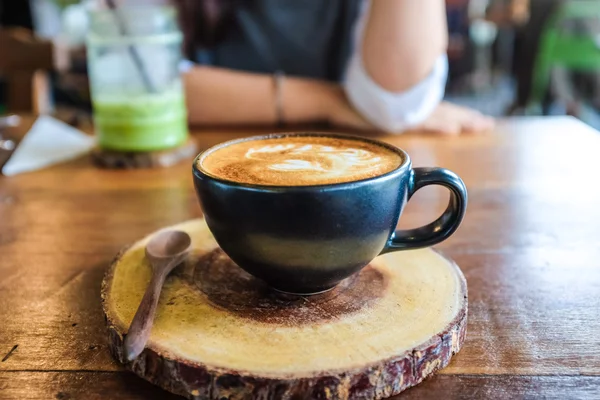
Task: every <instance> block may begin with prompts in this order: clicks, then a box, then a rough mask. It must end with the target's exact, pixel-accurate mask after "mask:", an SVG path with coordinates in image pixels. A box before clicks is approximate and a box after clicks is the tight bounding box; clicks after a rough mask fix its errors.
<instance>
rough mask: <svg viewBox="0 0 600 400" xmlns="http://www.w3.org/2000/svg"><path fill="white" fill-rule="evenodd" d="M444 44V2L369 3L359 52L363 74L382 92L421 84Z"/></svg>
mask: <svg viewBox="0 0 600 400" xmlns="http://www.w3.org/2000/svg"><path fill="white" fill-rule="evenodd" d="M447 45H448V28H447V25H446V6H445V2H444V0H418V1H415V0H376V1H372V0H371V1H370V7H369V10H368V19H367V22H366V25H365V28H364V36H363V40H362V46H361V50H362V56H363V63H364V67H365V70H366V72H367V73H368V74H369V76H370V77H371V78H372V79H373V81H374V82H375V83H377V84H378V85H379V86H381V87H382V88H383V89H385V90H388V91H390V92H402V91H405V90H407V89H409V88H411V87H413V86H414V85H416V84H417V83H419V82H421V81H422V80H423V79H425V78H426V77H427V76H428V75H429V74H430V73H431V71H432V70H433V67H434V65H435V62H436V60H438V58H439V57H440V56H441V55H443V54H444V53H445V52H446V47H447Z"/></svg>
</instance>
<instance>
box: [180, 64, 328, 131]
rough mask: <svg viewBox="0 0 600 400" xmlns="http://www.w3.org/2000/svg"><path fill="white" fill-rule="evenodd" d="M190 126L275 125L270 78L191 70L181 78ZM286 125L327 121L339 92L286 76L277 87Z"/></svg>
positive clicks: (274, 109)
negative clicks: (279, 87) (280, 85)
mask: <svg viewBox="0 0 600 400" xmlns="http://www.w3.org/2000/svg"><path fill="white" fill-rule="evenodd" d="M184 84H185V91H186V101H187V107H188V118H189V120H190V123H191V124H273V123H275V122H277V113H276V108H275V101H276V94H275V89H274V83H273V78H272V76H271V75H267V74H254V73H247V72H240V71H234V70H229V69H223V68H213V67H194V68H192V69H191V70H189V71H188V72H187V73H186V74H185V75H184ZM281 89H282V90H281V95H282V106H283V110H282V111H283V119H284V122H286V123H302V122H316V121H322V120H326V119H328V115H327V110H328V109H329V108H330V107H329V105H330V103H331V102H332V101H333V99H334V96H335V93H336V92H337V91H339V89H338V88H336V85H333V84H330V83H328V82H323V81H318V80H313V79H304V78H294V77H286V78H285V79H284V81H283V84H282V87H281Z"/></svg>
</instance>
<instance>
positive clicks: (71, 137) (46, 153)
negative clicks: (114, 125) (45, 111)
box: [2, 115, 95, 176]
mask: <svg viewBox="0 0 600 400" xmlns="http://www.w3.org/2000/svg"><path fill="white" fill-rule="evenodd" d="M94 144H95V139H94V138H93V137H91V136H88V135H86V134H84V133H83V132H81V131H80V130H78V129H75V128H73V127H72V126H70V125H68V124H65V123H64V122H62V121H59V120H57V119H56V118H52V117H50V116H47V115H41V116H39V117H38V119H37V120H36V121H35V123H34V124H33V126H32V127H31V130H30V131H29V132H28V133H27V135H25V137H24V138H23V140H22V141H21V143H19V146H18V147H17V149H16V150H15V152H14V153H13V154H12V156H11V157H10V160H8V162H7V163H6V164H5V165H4V167H3V168H2V173H3V174H4V175H6V176H11V175H16V174H19V173H22V172H28V171H34V170H38V169H41V168H45V167H48V166H51V165H54V164H58V163H61V162H65V161H68V160H72V159H74V158H77V157H79V156H81V155H83V154H86V153H88V152H89V151H90V150H91V149H92V148H93V147H94Z"/></svg>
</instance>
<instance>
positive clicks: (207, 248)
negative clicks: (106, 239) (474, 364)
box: [102, 219, 468, 399]
mask: <svg viewBox="0 0 600 400" xmlns="http://www.w3.org/2000/svg"><path fill="white" fill-rule="evenodd" d="M165 229H180V230H184V231H186V232H188V233H189V234H190V235H191V237H192V248H193V250H192V254H191V256H190V257H189V258H188V260H186V262H185V263H184V264H183V265H181V266H179V267H177V268H176V271H175V272H174V273H172V274H171V276H170V277H169V278H168V279H167V282H166V284H165V286H164V288H163V292H162V295H161V299H160V302H159V306H158V310H157V315H156V319H155V324H154V327H153V330H152V333H151V335H150V339H149V341H148V344H147V346H146V348H145V349H144V351H143V352H142V354H141V355H140V356H139V357H138V358H137V359H136V360H134V361H133V362H129V363H128V362H126V361H125V357H124V352H123V340H124V336H125V334H126V332H127V328H128V326H129V324H130V323H131V320H132V318H133V315H134V314H135V311H136V309H137V306H138V304H139V302H140V300H141V298H142V296H143V293H144V291H145V288H146V285H147V283H148V281H149V279H150V273H151V271H150V266H149V264H148V263H147V262H146V261H145V260H144V246H145V243H147V241H148V240H149V238H150V237H151V236H152V235H148V236H147V237H145V238H143V239H142V240H140V241H138V242H136V243H134V244H133V245H131V246H129V247H127V248H126V249H124V250H122V251H121V252H120V253H119V254H118V255H117V257H116V258H115V259H114V261H113V262H112V264H111V265H110V267H109V269H108V271H107V272H106V275H105V277H104V280H103V282H102V306H103V311H104V315H105V321H106V324H107V328H108V337H109V348H110V350H111V353H112V354H113V356H114V357H115V358H116V359H117V360H118V361H119V362H120V363H122V364H123V365H124V366H125V367H126V368H127V369H128V370H130V371H133V372H134V373H135V374H137V375H139V376H140V377H142V378H144V379H146V380H148V381H150V382H151V383H153V384H155V385H157V386H159V387H162V388H163V389H166V390H168V391H170V392H172V393H176V394H179V395H182V396H185V397H187V398H190V399H222V398H227V399H249V398H260V399H309V398H318V399H347V398H350V399H354V398H361V399H381V398H386V397H389V396H393V395H395V394H398V393H400V392H401V391H403V390H405V389H407V388H409V387H412V386H414V385H417V384H418V383H420V382H421V381H422V380H423V379H425V378H426V377H428V376H430V375H432V374H433V373H434V372H435V371H437V370H439V369H441V368H444V367H445V366H447V365H448V364H449V362H450V359H451V357H452V356H453V355H454V354H456V353H457V352H458V351H459V350H460V348H461V346H462V344H463V342H464V339H465V334H466V326H467V312H468V301H467V285H466V280H465V278H464V276H463V274H462V272H461V271H460V269H459V268H458V266H457V265H456V264H455V263H454V262H452V261H450V260H448V259H447V258H445V257H443V256H442V255H441V254H439V253H438V252H436V251H433V250H431V249H422V250H414V251H404V252H397V253H390V254H386V255H384V256H381V257H378V258H377V259H376V260H374V261H373V262H372V263H371V264H370V265H369V266H368V267H366V268H365V269H363V270H362V271H361V272H360V273H359V274H356V275H355V276H354V277H352V278H349V279H348V280H346V281H344V282H343V283H341V284H340V285H339V286H338V287H337V288H336V289H334V290H333V291H331V292H329V293H325V294H323V295H317V296H310V297H298V296H287V295H283V294H277V293H276V292H274V291H271V290H270V289H269V288H268V287H267V286H266V285H265V284H264V283H262V282H261V281H259V280H257V279H255V278H253V277H251V276H250V275H248V274H246V273H245V272H244V271H243V270H241V269H239V268H238V267H237V266H236V265H235V264H233V263H232V262H231V261H230V260H229V258H228V257H227V256H226V255H225V254H224V253H223V252H222V251H221V250H220V249H219V248H218V246H217V244H216V242H215V241H214V238H213V237H212V235H211V233H210V231H209V230H208V227H207V226H206V224H205V222H204V220H202V219H196V220H191V221H187V222H184V223H181V224H178V225H175V226H172V227H169V228H165ZM234 348H235V349H236V350H235V351H233V349H234Z"/></svg>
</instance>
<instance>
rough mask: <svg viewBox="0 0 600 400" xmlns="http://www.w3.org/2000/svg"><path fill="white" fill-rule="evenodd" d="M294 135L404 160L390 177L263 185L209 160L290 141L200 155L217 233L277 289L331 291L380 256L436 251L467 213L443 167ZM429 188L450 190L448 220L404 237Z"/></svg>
mask: <svg viewBox="0 0 600 400" xmlns="http://www.w3.org/2000/svg"><path fill="white" fill-rule="evenodd" d="M294 135H301V136H319V137H337V138H339V137H341V138H345V139H352V140H360V141H363V142H368V143H373V144H378V145H380V146H383V147H385V148H386V149H389V150H391V151H393V152H395V153H397V154H398V155H400V156H401V157H402V160H403V161H402V163H401V165H400V166H398V167H397V168H395V169H394V170H392V171H390V172H388V173H385V174H383V175H379V176H376V177H372V178H368V179H362V180H357V181H353V182H344V183H335V184H325V185H317V186H263V185H253V184H246V183H239V182H233V181H228V180H225V179H222V178H220V177H217V176H214V175H212V174H210V173H209V172H208V171H206V170H204V169H203V167H202V160H203V159H204V158H205V157H207V156H208V155H209V154H211V153H212V152H213V151H215V150H217V149H220V148H223V147H224V146H230V145H232V144H235V143H239V142H241V141H244V140H256V139H268V138H278V137H282V136H290V134H275V135H266V136H257V137H251V138H244V139H239V140H233V141H229V142H225V143H222V144H219V145H217V146H215V147H212V148H210V149H208V150H206V151H204V152H203V153H201V154H199V155H198V157H196V159H195V160H194V164H193V177H194V186H195V189H196V193H197V197H198V200H199V202H200V206H201V208H202V211H203V213H204V217H205V219H206V223H207V224H208V227H209V229H210V230H211V232H212V234H213V235H214V237H215V239H216V241H217V243H218V244H219V246H220V247H221V248H222V249H223V251H224V252H225V253H226V254H227V255H228V256H229V257H230V258H231V259H232V260H233V261H234V262H235V263H236V264H237V265H239V266H240V267H241V268H243V269H244V270H246V271H247V272H248V273H250V274H252V275H254V276H256V277H257V278H260V279H262V280H264V281H266V282H267V283H268V284H269V285H271V286H272V287H273V288H275V289H277V290H280V291H283V292H288V293H294V294H303V295H306V294H315V293H319V292H323V291H326V290H329V289H331V288H333V287H335V285H337V284H338V283H339V282H341V281H342V280H344V279H345V278H348V277H349V276H351V275H352V274H354V273H356V272H358V271H360V270H361V269H362V268H363V267H365V266H366V265H367V264H369V262H371V261H372V260H373V259H374V258H375V257H377V256H378V255H380V254H384V253H389V252H392V251H400V250H408V249H416V248H421V247H427V246H432V245H434V244H436V243H439V242H441V241H443V240H445V239H447V238H448V237H449V236H450V235H452V233H454V231H456V229H457V228H458V226H459V225H460V223H461V221H462V219H463V217H464V215H465V211H466V207H467V189H466V187H465V185H464V183H463V181H462V180H461V179H460V177H458V175H456V174H455V173H453V172H451V171H449V170H447V169H443V168H412V165H411V161H410V157H409V156H408V154H406V152H404V151H403V150H401V149H399V148H396V147H394V146H391V145H388V144H386V143H382V142H379V141H375V140H372V139H366V138H357V137H354V136H347V135H334V134H321V133H300V134H294ZM428 185H441V186H444V187H446V188H448V189H449V190H450V202H449V204H448V207H447V208H446V210H445V211H444V213H443V214H442V215H441V216H440V217H439V218H438V219H436V220H435V221H433V222H431V223H430V224H428V225H425V226H422V227H420V228H415V229H409V230H396V225H397V223H398V220H399V218H400V215H401V214H402V210H403V209H404V206H405V205H406V202H407V201H408V200H409V199H410V197H411V196H412V195H413V194H414V193H415V192H416V191H417V190H419V189H420V188H422V187H424V186H428ZM399 268H402V267H401V266H399Z"/></svg>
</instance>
